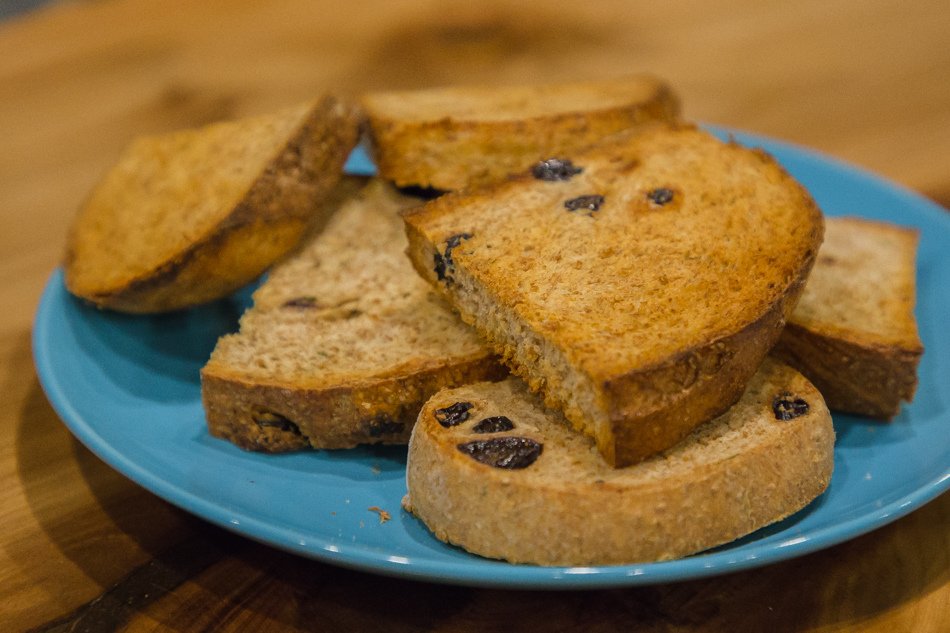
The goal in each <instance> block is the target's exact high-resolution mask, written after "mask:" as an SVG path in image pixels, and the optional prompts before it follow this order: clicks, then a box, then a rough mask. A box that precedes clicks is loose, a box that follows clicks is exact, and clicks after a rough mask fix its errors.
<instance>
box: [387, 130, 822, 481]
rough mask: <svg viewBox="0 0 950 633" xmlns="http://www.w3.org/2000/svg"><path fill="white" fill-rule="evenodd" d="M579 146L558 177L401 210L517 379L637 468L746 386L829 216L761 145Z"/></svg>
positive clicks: (440, 280) (415, 251)
mask: <svg viewBox="0 0 950 633" xmlns="http://www.w3.org/2000/svg"><path fill="white" fill-rule="evenodd" d="M571 158H572V159H573V163H572V169H568V170H567V172H570V174H569V175H568V176H566V177H564V178H560V177H551V174H549V173H542V172H539V175H540V176H541V177H536V176H532V175H530V174H529V175H525V176H522V177H520V178H518V179H514V180H512V181H509V182H506V183H503V184H501V185H498V186H497V187H494V188H489V189H484V190H480V191H476V192H472V193H468V194H464V193H463V194H449V195H446V196H443V197H442V198H439V199H436V200H434V201H432V202H430V203H429V204H427V205H426V206H425V207H423V208H420V209H416V210H413V211H411V212H409V213H407V214H406V215H405V220H406V223H407V231H408V234H409V238H410V251H409V252H410V256H411V257H412V258H413V262H414V264H415V265H416V268H417V270H419V271H420V273H421V274H423V275H424V276H425V277H426V278H428V279H429V281H430V282H431V283H433V284H435V285H436V286H437V287H438V288H440V289H441V290H442V291H443V292H444V293H445V294H446V296H448V297H449V298H450V300H451V301H452V302H453V303H454V304H455V305H456V306H457V307H458V308H459V310H460V311H461V314H462V317H463V319H465V320H466V321H467V322H469V323H473V324H474V325H475V326H476V328H478V329H479V330H480V331H481V332H482V334H483V335H484V336H485V337H486V338H488V340H489V341H490V342H491V343H492V345H493V346H494V347H495V349H496V351H497V352H498V353H499V354H500V355H501V356H502V357H503V358H504V359H505V361H506V362H507V363H508V364H509V365H510V366H511V367H512V368H513V370H514V371H515V373H517V374H519V375H520V376H522V377H523V378H525V379H526V380H527V381H528V383H529V384H530V385H531V387H532V388H533V389H536V390H540V391H541V392H542V393H543V394H544V395H545V397H546V399H547V402H548V404H549V405H550V406H553V407H556V408H559V409H563V410H564V411H565V414H566V415H567V417H568V419H570V420H571V421H572V422H573V423H574V424H575V425H577V426H578V427H579V428H581V429H583V430H585V431H586V432H587V433H589V434H592V435H594V436H595V437H596V438H597V439H598V443H599V445H600V447H601V450H602V451H603V452H604V454H605V456H607V458H608V460H609V461H615V462H616V463H618V464H623V463H629V461H631V460H636V459H641V458H643V457H645V456H647V455H649V454H651V453H653V452H656V451H658V450H662V449H663V448H666V447H668V446H671V445H672V444H673V443H675V442H676V441H678V440H679V439H681V438H682V437H683V436H685V434H686V433H687V432H688V431H689V429H691V428H693V427H694V426H696V425H697V424H699V423H701V422H703V421H705V420H706V419H708V418H709V417H711V416H712V415H714V414H717V413H720V412H722V411H723V410H724V409H725V408H727V407H728V406H729V405H730V404H731V403H732V402H734V401H735V399H736V398H738V396H739V393H741V390H742V387H743V386H744V384H745V381H747V380H748V379H749V378H750V377H751V375H752V373H753V372H754V370H755V368H756V367H757V365H758V363H759V362H760V360H761V358H762V357H763V356H764V355H765V353H766V352H767V351H768V349H769V348H770V347H771V346H772V344H773V343H774V341H775V340H776V338H777V337H778V334H779V332H780V330H781V327H782V326H783V325H784V319H785V318H786V316H787V314H788V312H789V311H790V310H791V307H792V306H793V305H794V301H795V300H796V299H797V297H798V294H799V293H800V291H801V286H802V284H803V281H804V279H805V277H806V276H807V273H808V271H809V269H810V268H811V265H812V262H813V260H814V257H815V253H816V252H817V249H818V246H819V244H820V243H821V236H822V217H821V214H820V212H819V210H818V209H817V207H816V206H815V205H814V203H813V202H812V200H811V198H810V197H809V196H808V195H807V193H806V192H805V191H804V189H803V188H802V187H801V186H800V185H798V183H796V182H795V181H794V180H792V179H791V178H790V177H789V176H788V175H787V174H786V173H785V172H784V171H783V170H782V169H781V168H780V167H778V165H777V164H776V163H775V162H774V161H773V160H772V159H771V158H769V157H768V156H766V155H765V154H764V153H762V152H758V151H752V150H748V149H745V148H742V147H739V146H737V145H733V144H729V143H722V142H720V141H718V140H716V139H714V138H713V137H711V136H710V135H708V134H706V133H704V132H701V131H699V130H696V129H693V128H690V127H675V128H660V129H655V130H651V131H646V132H642V133H638V134H629V135H622V136H621V137H620V138H618V139H613V140H611V141H610V142H608V143H605V144H604V145H602V146H600V147H597V148H595V149H592V150H591V151H589V152H588V153H586V154H581V155H577V156H574V157H571ZM576 170H579V171H576ZM542 171H543V170H542ZM575 171H576V173H575ZM567 172H565V173H567ZM562 175H563V174H562ZM548 177H550V178H548ZM545 178H548V179H545Z"/></svg>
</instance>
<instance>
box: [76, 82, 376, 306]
mask: <svg viewBox="0 0 950 633" xmlns="http://www.w3.org/2000/svg"><path fill="white" fill-rule="evenodd" d="M359 124H360V118H359V115H358V113H357V111H356V110H355V109H354V108H353V107H352V106H350V105H347V104H345V103H343V102H340V101H339V100H337V99H336V98H334V97H331V96H326V97H324V98H322V99H321V100H320V101H319V102H317V103H315V104H314V105H313V106H312V107H310V109H309V111H308V113H307V114H306V115H305V116H304V117H303V118H302V120H301V122H300V124H299V126H298V127H297V129H296V130H295V131H294V132H293V134H292V135H291V136H290V137H289V138H288V139H287V141H286V142H285V143H284V144H283V146H282V147H281V148H280V149H279V151H278V153H277V155H276V156H274V158H273V159H271V160H270V161H269V162H268V164H267V165H266V167H265V168H264V169H263V171H261V173H260V174H259V175H258V176H257V178H256V179H255V180H254V181H253V182H251V183H248V185H247V186H248V188H247V191H246V193H245V194H244V195H243V196H242V197H241V199H240V200H239V202H238V203H237V204H236V205H234V206H233V207H232V208H230V209H222V211H221V212H222V216H221V219H220V220H219V221H217V222H216V223H215V224H214V225H213V226H212V227H211V228H210V229H209V230H207V231H206V232H204V233H203V234H201V235H198V236H195V237H194V238H193V239H191V240H190V242H189V243H188V244H187V245H186V246H185V247H184V248H183V249H180V250H178V251H175V252H169V253H168V256H167V257H166V258H165V259H164V260H163V261H162V262H161V263H157V264H156V265H154V266H152V267H151V268H150V269H149V270H147V271H144V272H137V273H129V274H127V275H125V276H124V277H122V278H121V279H120V280H119V281H118V282H113V283H103V281H102V280H101V279H100V278H98V277H97V276H96V274H95V272H94V271H91V270H87V268H88V267H87V266H85V265H83V266H82V267H80V266H79V263H80V262H78V261H77V260H78V259H80V258H85V257H89V255H87V254H86V253H88V252H89V250H90V248H94V244H95V241H96V239H98V238H96V237H95V233H96V232H97V230H98V229H97V227H96V222H97V219H96V209H95V208H89V207H88V203H87V206H85V207H84V209H83V210H82V211H81V213H80V215H79V217H78V218H77V221H76V222H75V224H74V226H73V227H72V230H71V232H70V237H69V240H68V245H67V252H66V256H65V262H64V267H65V276H66V286H67V288H68V289H69V290H70V292H72V293H73V294H75V295H77V296H80V297H82V298H84V299H87V300H89V301H91V302H93V303H94V304H96V305H97V306H99V307H102V308H109V309H113V310H118V311H122V312H130V313H157V312H167V311H172V310H178V309H182V308H186V307H190V306H193V305H197V304H200V303H204V302H207V301H211V300H214V299H218V298H221V297H224V296H227V295H228V294H230V293H231V292H233V291H234V290H236V289H237V288H240V287H241V286H243V285H245V284H247V283H249V282H250V281H252V280H254V279H255V278H256V277H258V276H259V275H260V274H261V273H262V272H263V271H264V270H265V269H266V268H267V267H269V266H270V265H272V264H273V263H274V262H275V261H277V260H278V259H279V258H281V257H282V256H284V255H285V254H286V253H287V252H289V251H290V250H291V249H292V248H293V247H294V246H295V245H296V244H297V243H298V242H299V240H300V238H301V237H302V235H303V234H304V233H305V232H306V230H307V229H308V227H309V226H310V225H311V224H312V223H315V222H316V223H319V222H320V221H322V220H324V219H325V218H323V217H320V216H319V214H318V211H319V210H320V209H322V208H324V207H323V206H322V205H320V204H319V202H320V200H321V198H323V197H324V196H326V195H327V194H328V193H329V192H330V190H331V189H332V187H333V186H334V185H335V184H336V182H337V181H338V180H339V178H340V175H341V173H342V166H343V162H344V161H345V160H346V157H347V156H348V155H349V152H350V150H351V149H352V148H353V147H354V146H355V144H356V142H357V140H358V134H359ZM214 159H215V157H209V158H208V160H209V161H211V160H214ZM104 182H105V181H104ZM100 186H105V185H104V184H103V185H100ZM95 199H96V194H95V192H94V194H93V195H92V196H91V197H90V201H92V200H95ZM127 212H128V213H135V212H136V210H135V209H128V211H127ZM184 230H187V229H183V231H184ZM80 243H83V244H84V245H83V246H82V247H80Z"/></svg>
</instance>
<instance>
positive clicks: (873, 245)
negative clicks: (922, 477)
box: [775, 218, 924, 419]
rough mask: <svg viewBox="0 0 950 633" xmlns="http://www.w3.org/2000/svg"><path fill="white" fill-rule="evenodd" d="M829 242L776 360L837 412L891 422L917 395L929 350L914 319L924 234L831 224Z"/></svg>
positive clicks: (868, 224) (855, 222)
mask: <svg viewBox="0 0 950 633" xmlns="http://www.w3.org/2000/svg"><path fill="white" fill-rule="evenodd" d="M826 227H827V230H826V232H825V242H824V244H822V246H821V249H820V250H819V251H818V259H817V261H816V263H815V268H814V270H812V272H811V276H810V277H809V278H808V283H807V284H806V285H805V292H804V293H803V294H802V298H801V301H799V303H798V307H797V308H796V309H795V312H793V313H792V316H791V318H790V319H789V322H788V325H787V326H786V327H785V331H784V332H783V333H782V337H781V338H780V339H779V342H778V344H777V345H776V348H775V354H776V355H778V356H779V357H781V358H783V359H784V360H785V361H786V362H788V363H789V364H790V365H792V366H793V367H795V368H797V369H798V370H799V371H800V372H802V373H803V374H805V376H807V377H808V379H809V380H811V381H812V382H813V383H814V384H815V386H816V387H818V389H819V390H820V391H821V393H822V395H823V396H824V397H825V401H826V402H827V403H828V406H829V407H830V408H831V409H832V410H833V411H844V412H848V413H857V414H860V415H866V416H871V417H875V418H883V419H891V418H893V417H894V416H895V415H897V413H898V412H899V411H900V406H901V401H907V402H910V401H911V400H912V399H913V397H914V392H915V391H916V388H917V365H918V363H919V362H920V357H921V355H922V354H923V351H924V348H923V345H922V344H921V342H920V337H919V335H918V333H917V321H916V319H915V317H914V301H915V294H916V255H917V241H918V234H917V232H916V231H914V230H911V229H905V228H901V227H898V226H895V225H893V224H887V223H882V222H872V221H869V220H862V219H859V218H828V219H827V221H826Z"/></svg>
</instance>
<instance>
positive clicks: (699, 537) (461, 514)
mask: <svg viewBox="0 0 950 633" xmlns="http://www.w3.org/2000/svg"><path fill="white" fill-rule="evenodd" d="M783 395H784V396H785V397H790V398H791V399H796V398H800V399H802V400H803V401H805V402H806V403H807V405H808V411H807V413H805V414H803V415H801V416H799V417H795V418H793V419H790V420H778V419H776V416H775V414H774V410H773V405H774V401H775V399H776V398H777V397H781V396H783ZM457 402H467V403H471V404H472V408H471V409H470V410H469V419H468V420H466V421H464V422H462V423H461V424H459V425H457V426H454V427H450V428H443V427H442V426H441V425H440V424H439V423H438V422H437V421H436V418H435V415H434V414H435V411H436V410H438V409H442V408H445V407H449V406H451V405H453V404H455V403H457ZM501 415H504V416H506V417H508V418H509V419H510V420H511V421H512V423H513V425H514V428H513V429H511V430H509V431H503V432H495V433H487V434H480V433H477V432H475V430H474V426H475V425H476V424H478V423H479V422H480V421H481V420H484V419H485V418H487V417H490V416H501ZM506 436H509V437H525V438H529V439H532V440H534V441H536V442H538V443H540V444H541V445H542V449H541V452H540V455H539V456H538V458H537V459H536V461H534V462H533V463H532V464H530V465H528V466H527V467H525V468H523V469H503V468H497V467H493V466H490V465H486V464H484V463H481V462H479V461H476V460H475V459H472V458H471V457H470V456H469V455H468V454H466V453H464V452H462V451H461V450H459V448H458V446H459V444H462V443H465V442H468V441H472V440H479V439H490V438H498V437H506ZM833 453H834V430H833V427H832V423H831V416H830V415H829V413H828V409H827V408H826V407H825V405H824V402H823V401H822V398H821V395H820V394H819V393H818V391H817V390H816V389H815V388H814V387H813V386H812V385H811V384H810V383H808V381H807V380H805V379H804V378H803V377H802V376H801V375H800V374H798V373H796V372H795V371H793V370H791V369H790V368H788V367H786V366H784V365H781V364H779V363H775V362H773V361H771V360H766V362H765V363H764V364H763V366H762V368H761V369H760V370H759V372H758V373H757V374H756V376H755V377H754V378H753V379H752V381H751V382H750V383H749V389H748V390H747V391H746V393H745V395H744V396H743V397H742V399H740V400H739V402H738V403H737V404H736V405H735V406H734V407H732V408H731V409H730V410H729V411H727V412H726V413H725V414H723V415H722V416H720V417H719V418H717V419H715V420H713V421H711V422H709V423H708V424H706V425H703V426H702V427H700V428H699V429H697V430H695V431H694V432H693V433H692V434H691V435H690V436H689V437H688V438H687V439H686V440H685V441H683V442H682V443H681V444H678V445H677V446H676V447H674V448H672V449H670V450H668V451H666V452H664V453H662V454H660V455H657V456H655V457H653V458H651V459H649V460H646V461H644V462H641V463H639V464H637V465H634V466H629V467H627V468H623V469H613V468H611V467H610V466H609V465H608V464H607V463H606V462H604V461H603V460H602V459H601V458H600V455H599V454H598V453H597V452H596V451H595V450H594V447H593V446H592V444H591V442H590V441H589V440H587V439H586V438H583V436H580V435H577V434H575V433H573V432H572V431H571V430H570V429H569V428H568V427H567V424H566V422H565V421H564V420H563V418H561V417H560V416H559V415H557V414H554V413H550V412H547V413H545V412H543V411H542V410H541V409H540V408H539V406H538V404H537V403H536V401H534V399H533V397H532V396H531V395H530V394H529V393H528V391H527V389H526V388H525V387H524V386H523V385H521V384H520V383H519V382H518V381H516V380H515V379H510V380H507V381H504V382H500V383H496V384H479V385H471V386H467V387H462V388H459V389H455V390H447V391H443V392H440V393H439V394H437V395H436V396H435V397H434V398H432V399H431V400H430V401H429V402H427V403H426V405H425V407H423V409H422V412H421V413H420V417H419V421H418V422H417V424H416V426H415V428H414V430H413V434H412V438H411V440H410V444H409V458H408V463H407V482H408V488H409V494H408V495H407V497H406V500H405V501H404V505H405V506H406V507H407V509H409V510H410V511H411V512H412V513H413V514H415V515H416V516H417V517H418V518H420V519H421V520H422V521H423V522H424V523H425V524H426V525H427V526H428V527H429V529H431V530H432V531H433V532H434V534H435V535H436V537H437V538H439V539H441V540H443V541H446V542H449V543H453V544H455V545H459V546H461V547H463V548H465V549H467V550H468V551H470V552H473V553H476V554H479V555H482V556H487V557H491V558H501V559H505V560H508V561H510V562H513V563H533V564H537V565H565V566H580V565H614V564H629V563H638V562H649V561H658V560H668V559H673V558H678V557H681V556H686V555H688V554H692V553H695V552H698V551H701V550H704V549H707V548H710V547H714V546H716V545H720V544H722V543H727V542H730V541H732V540H734V539H737V538H739V537H741V536H744V535H746V534H748V533H750V532H753V531H754V530H756V529H759V528H761V527H763V526H765V525H767V524H769V523H772V522H775V521H778V520H780V519H782V518H784V517H786V516H788V515H790V514H792V513H794V512H796V511H798V510H799V509H801V508H802V507H804V506H805V505H807V504H808V503H809V502H811V501H812V500H813V499H814V498H815V497H816V496H818V495H819V494H821V493H822V492H823V491H824V490H825V488H826V487H827V485H828V482H829V481H830V478H831V474H832V470H833Z"/></svg>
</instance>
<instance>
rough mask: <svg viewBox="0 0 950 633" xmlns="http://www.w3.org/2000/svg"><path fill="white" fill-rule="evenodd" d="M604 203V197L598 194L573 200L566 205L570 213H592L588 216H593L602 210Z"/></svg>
mask: <svg viewBox="0 0 950 633" xmlns="http://www.w3.org/2000/svg"><path fill="white" fill-rule="evenodd" d="M603 203H604V197H603V196H601V195H597V194H591V195H589V196H579V197H577V198H571V199H570V200H568V201H567V202H565V203H564V206H565V207H566V208H567V210H568V211H590V213H588V214H587V215H593V213H594V211H599V210H600V205H602V204H603Z"/></svg>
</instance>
